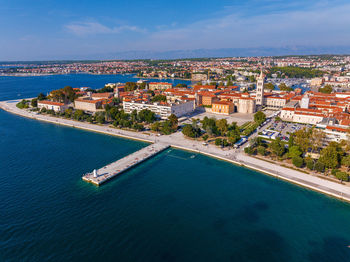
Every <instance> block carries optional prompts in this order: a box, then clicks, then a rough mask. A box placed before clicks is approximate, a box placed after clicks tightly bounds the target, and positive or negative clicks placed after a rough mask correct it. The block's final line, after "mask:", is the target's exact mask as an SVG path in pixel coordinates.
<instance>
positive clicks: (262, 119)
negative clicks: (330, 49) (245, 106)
mask: <svg viewBox="0 0 350 262" xmlns="http://www.w3.org/2000/svg"><path fill="white" fill-rule="evenodd" d="M265 120H266V115H265V114H264V113H263V112H261V111H258V112H256V113H255V114H254V121H255V122H256V123H259V125H260V124H261V123H263V122H265Z"/></svg>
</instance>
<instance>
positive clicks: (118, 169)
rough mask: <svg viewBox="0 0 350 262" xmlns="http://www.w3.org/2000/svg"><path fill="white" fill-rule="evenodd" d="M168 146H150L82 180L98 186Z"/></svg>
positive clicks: (160, 144) (87, 175)
mask: <svg viewBox="0 0 350 262" xmlns="http://www.w3.org/2000/svg"><path fill="white" fill-rule="evenodd" d="M169 146H170V145H168V144H164V143H155V144H151V145H149V146H147V147H145V148H142V149H141V150H139V151H137V152H135V153H132V154H130V155H128V156H126V157H124V158H122V159H119V160H118V161H115V162H113V163H111V164H108V165H107V166H104V167H102V168H100V169H98V170H94V171H93V172H91V173H87V174H85V175H84V176H83V177H82V178H83V180H84V181H86V182H89V183H92V184H94V185H97V186H99V185H101V184H103V183H105V182H106V181H108V180H110V179H111V178H113V177H115V176H118V175H119V174H120V173H122V172H124V171H126V170H128V169H130V168H132V167H134V166H136V165H137V164H139V163H141V162H143V161H145V160H147V159H149V158H151V157H152V156H154V155H156V154H158V153H159V152H161V151H163V150H165V149H167V148H168V147H169Z"/></svg>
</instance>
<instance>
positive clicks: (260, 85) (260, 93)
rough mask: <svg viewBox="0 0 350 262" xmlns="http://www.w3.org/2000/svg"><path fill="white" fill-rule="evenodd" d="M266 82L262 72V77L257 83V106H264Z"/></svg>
mask: <svg viewBox="0 0 350 262" xmlns="http://www.w3.org/2000/svg"><path fill="white" fill-rule="evenodd" d="M264 82H265V76H264V74H263V72H262V70H261V73H260V76H259V77H258V79H257V81H256V96H255V104H256V105H257V106H263V105H264Z"/></svg>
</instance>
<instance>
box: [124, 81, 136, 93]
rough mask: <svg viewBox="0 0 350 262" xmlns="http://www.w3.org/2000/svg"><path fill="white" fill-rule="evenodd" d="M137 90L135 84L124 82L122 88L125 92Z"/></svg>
mask: <svg viewBox="0 0 350 262" xmlns="http://www.w3.org/2000/svg"><path fill="white" fill-rule="evenodd" d="M136 89H137V84H136V83H135V82H126V83H125V86H124V90H125V91H134V90H136Z"/></svg>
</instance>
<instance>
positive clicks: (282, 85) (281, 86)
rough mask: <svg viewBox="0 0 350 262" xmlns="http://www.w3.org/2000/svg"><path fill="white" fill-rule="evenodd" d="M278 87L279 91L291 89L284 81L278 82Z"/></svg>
mask: <svg viewBox="0 0 350 262" xmlns="http://www.w3.org/2000/svg"><path fill="white" fill-rule="evenodd" d="M278 88H279V89H280V90H281V91H293V88H291V87H289V86H287V85H286V84H285V83H281V84H279V86H278Z"/></svg>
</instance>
